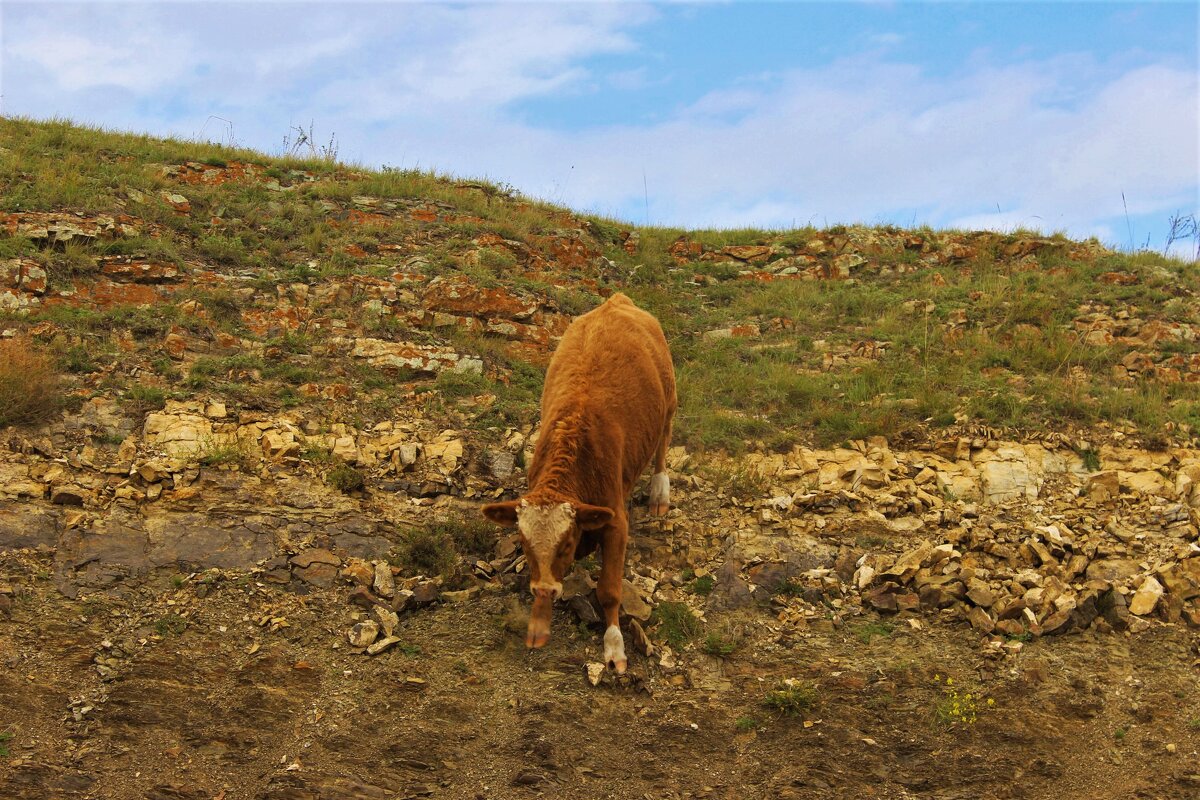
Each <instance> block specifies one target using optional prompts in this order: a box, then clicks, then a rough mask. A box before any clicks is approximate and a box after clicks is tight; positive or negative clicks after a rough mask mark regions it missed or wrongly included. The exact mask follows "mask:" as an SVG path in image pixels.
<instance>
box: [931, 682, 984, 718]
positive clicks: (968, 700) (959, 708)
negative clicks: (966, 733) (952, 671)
mask: <svg viewBox="0 0 1200 800" xmlns="http://www.w3.org/2000/svg"><path fill="white" fill-rule="evenodd" d="M933 680H934V682H936V683H939V684H942V699H941V700H940V701H938V704H937V705H936V706H935V707H934V719H936V720H937V722H938V723H939V724H940V725H944V726H946V727H954V726H955V725H974V724H975V721H976V720H977V719H978V718H979V711H980V709H981V707H988V708H990V707H991V706H994V705H995V704H996V701H995V700H993V699H992V698H990V697H988V698H986V699H984V698H981V697H979V694H978V693H977V692H968V691H964V690H963V689H961V688H959V687H958V686H955V685H954V678H950V677H947V678H946V679H945V681H944V682H943V681H942V677H941V676H940V675H934V676H933Z"/></svg>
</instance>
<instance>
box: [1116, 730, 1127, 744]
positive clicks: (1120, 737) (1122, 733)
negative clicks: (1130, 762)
mask: <svg viewBox="0 0 1200 800" xmlns="http://www.w3.org/2000/svg"><path fill="white" fill-rule="evenodd" d="M1127 733H1129V729H1128V728H1125V727H1121V728H1117V729H1116V730H1115V731H1113V738H1114V739H1116V740H1117V741H1118V742H1119V741H1122V740H1123V739H1124V738H1125V734H1127Z"/></svg>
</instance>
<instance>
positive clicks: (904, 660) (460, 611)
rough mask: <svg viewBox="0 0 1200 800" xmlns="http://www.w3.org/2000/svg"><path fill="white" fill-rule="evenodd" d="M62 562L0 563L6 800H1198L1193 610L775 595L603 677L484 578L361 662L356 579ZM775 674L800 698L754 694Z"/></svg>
mask: <svg viewBox="0 0 1200 800" xmlns="http://www.w3.org/2000/svg"><path fill="white" fill-rule="evenodd" d="M50 566H51V565H50V563H49V559H47V558H45V557H36V556H29V555H27V554H26V555H17V554H8V555H6V556H4V557H3V559H2V560H0V575H3V576H4V577H5V580H7V581H8V582H9V583H10V584H11V585H12V587H13V589H14V597H13V602H12V604H11V608H10V618H9V619H8V620H3V619H2V618H0V664H2V665H3V669H2V670H0V699H2V702H3V706H2V708H0V730H3V731H5V732H7V733H8V734H9V737H8V738H7V739H6V741H5V742H4V745H5V747H6V749H8V750H9V755H8V756H7V757H5V758H3V759H0V796H3V797H6V798H13V800H24V799H25V798H111V800H126V799H129V800H132V799H133V798H139V799H140V798H154V799H155V800H167V799H171V800H175V799H177V798H178V799H183V798H188V799H189V800H190V799H191V798H196V800H200V799H201V798H203V799H204V800H217V799H220V800H234V799H235V798H264V799H265V798H271V799H272V800H310V799H311V800H316V799H317V798H331V799H332V798H347V799H348V798H372V799H373V798H410V797H438V798H441V797H444V798H510V797H512V798H526V797H537V796H543V797H563V798H607V797H644V798H683V797H711V798H789V797H790V798H840V797H878V798H907V797H930V798H964V799H965V798H1050V797H1069V798H1117V797H1122V798H1127V797H1137V798H1187V797H1200V765H1198V762H1197V749H1198V746H1200V729H1198V728H1200V722H1198V720H1200V668H1198V662H1197V656H1198V653H1200V636H1198V635H1197V633H1196V632H1195V631H1194V630H1189V629H1188V628H1185V627H1183V626H1178V625H1161V626H1155V627H1153V628H1152V629H1150V630H1148V631H1145V632H1143V633H1141V634H1139V635H1136V636H1122V635H1119V634H1098V633H1096V632H1095V631H1086V632H1083V633H1081V634H1077V635H1071V636H1067V637H1058V638H1053V639H1051V638H1043V639H1037V640H1034V641H1032V642H1030V643H1028V644H1026V645H1025V646H1024V647H1023V648H1022V649H1021V650H1020V651H1019V652H1017V653H1001V652H997V651H996V649H995V648H994V647H989V646H987V644H986V642H985V641H984V640H983V639H981V637H980V636H979V635H978V634H977V633H976V632H974V631H972V630H971V629H970V628H968V627H966V626H964V625H962V624H961V623H959V624H953V625H951V624H941V623H938V622H937V621H936V619H932V618H929V617H925V618H922V619H923V620H924V621H923V622H922V623H921V625H922V627H921V628H920V629H917V628H914V627H912V626H911V625H909V624H905V623H904V622H903V621H901V622H900V623H899V624H897V625H896V626H895V627H894V628H893V630H892V631H891V633H890V634H886V633H880V634H879V635H875V636H872V635H870V634H871V629H870V628H864V627H862V625H863V623H847V624H844V625H841V626H840V627H836V626H835V625H834V624H833V623H832V622H831V623H830V624H829V625H827V626H813V628H812V629H810V630H809V631H808V632H805V633H801V634H783V635H780V634H779V633H778V632H776V630H775V629H774V627H773V626H772V625H771V622H772V617H771V616H770V614H769V613H768V612H766V611H762V612H758V613H759V616H758V617H757V618H756V619H754V620H753V623H754V624H752V626H751V632H750V635H749V637H748V639H747V640H746V641H745V642H744V643H743V644H742V646H741V647H740V648H739V649H738V650H737V651H736V652H735V653H734V654H732V655H731V656H729V657H727V658H715V657H711V656H707V655H703V654H701V653H698V652H689V653H688V654H687V658H686V667H681V668H677V669H674V670H669V669H664V668H663V667H661V666H659V665H658V664H656V663H653V662H652V661H651V660H648V659H646V658H644V657H641V656H632V655H631V657H632V663H631V668H630V675H629V676H628V677H626V678H623V679H620V680H614V679H612V678H611V677H606V678H605V680H604V681H602V682H601V684H600V685H599V686H597V687H593V686H591V685H589V683H588V682H587V680H586V678H585V675H584V665H585V663H586V662H589V661H594V660H596V659H597V658H598V654H599V649H600V640H599V636H598V634H597V633H596V631H594V630H586V629H581V627H580V626H579V625H578V623H577V622H576V621H575V619H574V618H573V617H571V616H570V615H569V614H568V613H567V612H565V611H560V612H558V613H557V614H556V619H555V631H554V632H555V636H554V638H553V639H552V641H551V644H550V645H549V646H548V647H547V648H546V649H544V650H541V651H536V652H527V651H526V650H525V649H524V647H523V646H522V645H521V639H520V634H519V625H520V619H519V612H514V608H519V604H520V603H523V602H524V598H523V597H520V596H519V595H516V594H515V593H513V592H511V591H509V590H505V589H501V588H499V587H498V586H496V587H493V588H491V589H490V590H487V591H484V592H483V593H482V594H481V595H480V596H479V597H478V598H476V599H473V600H471V601H468V602H463V603H458V604H442V605H438V606H433V607H431V608H429V609H426V610H422V611H418V612H415V613H411V614H407V615H405V616H403V617H402V619H401V627H400V628H399V630H398V633H397V635H399V636H400V637H401V638H402V640H403V644H401V645H399V646H397V647H393V648H392V649H391V650H389V651H387V652H385V653H383V654H381V655H379V656H376V657H374V658H372V657H368V656H365V655H362V654H359V653H355V652H353V651H352V649H351V648H350V647H349V646H348V645H347V643H346V639H345V634H344V631H345V630H346V628H347V627H348V626H349V624H350V622H351V614H352V610H353V609H352V607H351V606H349V605H348V604H347V603H346V597H345V594H346V590H345V589H344V588H339V589H329V590H314V591H312V592H311V593H308V594H298V593H296V592H295V591H294V589H293V590H289V589H288V588H286V587H277V586H271V585H269V584H260V583H257V582H256V581H255V580H254V579H253V577H252V576H248V575H243V576H239V575H237V574H234V573H220V574H217V573H208V574H207V576H197V577H193V578H190V579H186V580H181V579H180V578H179V577H177V576H172V575H171V574H169V573H165V572H164V573H159V574H157V575H154V576H152V577H151V578H149V579H148V580H146V581H144V582H142V583H140V585H136V586H131V585H129V584H126V585H124V588H123V591H122V592H121V593H120V594H112V595H102V596H97V595H92V596H91V597H90V598H89V600H87V601H83V602H81V601H73V600H68V599H66V598H65V597H63V596H62V595H61V594H60V593H59V592H58V591H57V590H55V589H54V588H53V587H52V585H51V582H50V580H49V570H50ZM306 588H307V587H306ZM822 627H824V628H825V629H821V628H822ZM514 629H515V630H514ZM786 679H797V680H799V681H801V682H802V685H807V686H811V687H813V689H815V691H814V692H813V693H812V700H813V702H812V704H811V706H810V707H808V708H801V709H799V710H798V713H795V714H784V713H781V712H779V711H776V710H773V709H770V708H768V707H766V706H764V699H765V698H766V697H767V696H768V693H769V692H771V691H772V690H774V689H776V688H777V687H778V686H779V685H780V683H781V681H784V680H786ZM947 679H950V681H952V683H949V685H947V684H948V681H947ZM967 694H970V695H971V699H970V700H967V699H966V695H967ZM955 699H957V700H958V702H959V706H958V709H957V710H956V709H955V706H954V700H955ZM972 719H973V721H972Z"/></svg>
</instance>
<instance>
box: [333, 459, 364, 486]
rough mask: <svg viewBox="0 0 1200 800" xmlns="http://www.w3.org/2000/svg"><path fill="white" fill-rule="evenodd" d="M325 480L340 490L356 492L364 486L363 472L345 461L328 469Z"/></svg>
mask: <svg viewBox="0 0 1200 800" xmlns="http://www.w3.org/2000/svg"><path fill="white" fill-rule="evenodd" d="M325 482H326V483H328V484H329V485H330V486H332V487H333V488H335V489H337V490H338V491H341V492H357V491H359V490H361V489H362V488H363V487H364V486H366V479H365V478H364V477H363V474H362V473H361V472H359V471H358V470H356V469H355V468H354V467H352V466H350V465H349V464H347V463H345V462H342V463H341V464H338V465H337V466H336V467H334V468H333V469H331V470H329V474H328V475H326V476H325Z"/></svg>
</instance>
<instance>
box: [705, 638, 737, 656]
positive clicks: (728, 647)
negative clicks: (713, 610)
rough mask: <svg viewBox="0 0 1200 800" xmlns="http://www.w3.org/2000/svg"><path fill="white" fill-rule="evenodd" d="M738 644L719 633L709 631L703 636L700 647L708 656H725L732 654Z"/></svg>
mask: <svg viewBox="0 0 1200 800" xmlns="http://www.w3.org/2000/svg"><path fill="white" fill-rule="evenodd" d="M739 645H740V642H737V641H735V640H733V639H728V638H726V637H724V636H722V635H721V634H719V633H709V634H708V635H707V636H705V637H704V643H703V644H702V645H700V649H701V650H703V651H704V652H705V653H708V654H709V655H710V656H717V657H718V658H725V657H726V656H730V655H733V653H734V651H736V650H737V649H738V646H739Z"/></svg>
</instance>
